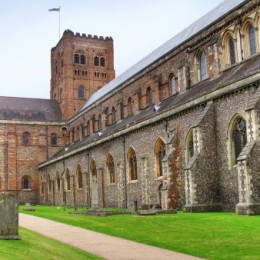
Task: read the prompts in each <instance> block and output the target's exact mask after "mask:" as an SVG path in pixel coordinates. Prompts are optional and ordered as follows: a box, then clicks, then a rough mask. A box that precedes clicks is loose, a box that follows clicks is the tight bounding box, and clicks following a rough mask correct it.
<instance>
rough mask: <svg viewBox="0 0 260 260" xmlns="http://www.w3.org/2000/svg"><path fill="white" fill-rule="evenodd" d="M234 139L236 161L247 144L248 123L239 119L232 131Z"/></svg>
mask: <svg viewBox="0 0 260 260" xmlns="http://www.w3.org/2000/svg"><path fill="white" fill-rule="evenodd" d="M232 137H233V149H234V159H235V160H236V159H237V158H238V156H239V154H240V153H241V151H242V149H243V148H244V146H245V145H246V143H247V133H246V121H245V120H244V119H243V118H241V117H239V118H237V120H236V122H235V124H234V128H233V131H232Z"/></svg>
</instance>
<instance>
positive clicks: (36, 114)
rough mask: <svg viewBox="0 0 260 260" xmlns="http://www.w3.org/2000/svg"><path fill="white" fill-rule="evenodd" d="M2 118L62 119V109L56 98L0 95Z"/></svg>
mask: <svg viewBox="0 0 260 260" xmlns="http://www.w3.org/2000/svg"><path fill="white" fill-rule="evenodd" d="M0 120H19V121H49V122H53V121H60V120H61V110H60V106H59V103H58V102H57V101H56V100H49V99H36V98H19V97H1V96H0Z"/></svg>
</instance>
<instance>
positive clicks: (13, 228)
mask: <svg viewBox="0 0 260 260" xmlns="http://www.w3.org/2000/svg"><path fill="white" fill-rule="evenodd" d="M0 239H2V240H3V239H20V236H19V234H18V202H17V199H16V198H15V197H14V196H13V195H11V194H9V193H2V194H0Z"/></svg>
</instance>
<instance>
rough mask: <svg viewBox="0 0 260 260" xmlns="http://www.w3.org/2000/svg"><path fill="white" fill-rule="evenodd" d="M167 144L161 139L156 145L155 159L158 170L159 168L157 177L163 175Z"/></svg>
mask: <svg viewBox="0 0 260 260" xmlns="http://www.w3.org/2000/svg"><path fill="white" fill-rule="evenodd" d="M165 149H166V147H165V143H164V142H163V141H162V140H161V139H159V140H158V141H157V142H156V145H155V157H156V166H157V167H156V168H157V177H160V176H162V175H163V158H164V156H165V153H166V151H165Z"/></svg>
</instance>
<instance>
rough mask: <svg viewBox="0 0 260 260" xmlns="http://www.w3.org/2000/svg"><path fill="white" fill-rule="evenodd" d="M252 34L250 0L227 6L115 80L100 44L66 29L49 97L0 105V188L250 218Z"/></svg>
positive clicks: (256, 198)
mask: <svg viewBox="0 0 260 260" xmlns="http://www.w3.org/2000/svg"><path fill="white" fill-rule="evenodd" d="M259 27H260V1H259V0H226V1H224V2H223V3H222V4H220V5H219V6H217V7H216V8H215V9H213V10H212V11H210V12H209V13H208V14H206V15H205V16H203V17H201V18H200V19H199V20H197V21H196V22H194V23H193V24H191V25H190V26H189V27H187V28H186V29H185V30H183V31H182V32H180V33H179V34H177V35H176V36H174V37H173V38H171V39H170V40H169V41H167V42H166V43H165V44H163V45H162V46H159V47H158V48H157V49H156V50H154V51H153V52H152V53H151V54H149V55H148V56H146V57H144V58H142V57H141V58H142V59H141V60H140V61H139V62H138V63H136V64H135V65H134V66H132V67H130V68H129V69H128V70H126V71H125V72H124V73H122V74H121V75H120V76H118V77H116V78H115V70H114V60H113V56H114V51H113V39H112V38H111V37H105V38H104V37H98V36H91V35H85V34H79V33H75V34H74V33H73V32H72V31H70V30H66V31H65V32H64V33H63V36H62V38H61V39H60V41H59V42H58V44H57V45H56V46H55V47H54V48H52V50H51V89H50V100H43V99H30V98H12V97H0V122H1V125H0V152H1V153H2V156H1V158H0V190H1V191H8V192H11V193H13V194H15V195H16V196H17V197H18V198H19V201H20V202H21V203H24V202H31V203H39V204H48V205H73V206H74V205H76V206H87V207H118V208H134V207H138V208H142V209H149V208H154V207H156V208H162V209H178V210H180V209H184V210H186V211H188V212H205V211H236V213H237V214H247V215H252V214H260V160H259V157H260V87H259V83H260V32H259V29H258V28H259Z"/></svg>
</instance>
